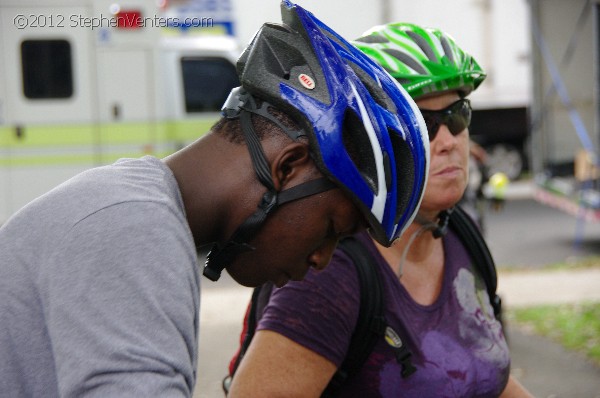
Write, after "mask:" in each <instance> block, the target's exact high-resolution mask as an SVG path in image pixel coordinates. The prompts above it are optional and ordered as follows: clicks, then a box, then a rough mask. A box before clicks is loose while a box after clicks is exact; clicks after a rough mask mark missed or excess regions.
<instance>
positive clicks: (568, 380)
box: [194, 199, 600, 398]
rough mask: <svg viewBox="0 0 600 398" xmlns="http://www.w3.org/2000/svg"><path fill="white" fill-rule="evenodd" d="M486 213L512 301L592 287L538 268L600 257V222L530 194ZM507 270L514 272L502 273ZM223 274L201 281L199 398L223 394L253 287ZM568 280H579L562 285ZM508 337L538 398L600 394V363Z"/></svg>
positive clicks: (520, 336)
mask: <svg viewBox="0 0 600 398" xmlns="http://www.w3.org/2000/svg"><path fill="white" fill-rule="evenodd" d="M485 219H486V234H487V238H488V241H489V242H490V246H491V250H492V253H493V254H494V256H495V258H496V261H497V263H498V267H499V268H500V271H501V280H500V289H501V290H503V291H504V293H505V294H506V295H507V300H506V301H507V303H506V304H507V305H511V304H510V303H511V302H512V303H514V305H523V302H522V301H523V300H532V301H533V300H535V299H537V296H538V295H536V296H535V297H536V298H527V297H525V299H524V298H523V297H524V296H523V295H524V294H525V293H528V294H531V293H532V292H535V291H536V290H537V291H545V292H546V293H548V292H555V295H554V296H552V297H553V298H554V297H562V299H564V298H565V297H566V296H569V295H570V296H569V297H570V298H569V300H576V299H577V298H576V297H575V298H573V297H571V296H573V295H572V292H573V291H574V290H576V291H580V292H584V291H585V290H584V289H589V290H588V292H589V291H593V285H594V283H596V282H595V281H598V276H599V275H598V274H594V275H593V276H592V277H588V278H586V276H583V277H582V280H583V282H582V281H581V280H579V281H577V280H576V279H574V278H570V277H567V276H563V279H564V281H563V283H562V284H559V282H557V281H560V280H561V278H560V277H559V278H558V279H557V278H556V274H555V275H554V278H553V277H552V276H548V275H547V274H539V275H540V278H537V280H536V278H535V275H536V274H535V272H540V271H539V269H540V268H541V267H542V266H544V265H547V264H552V263H557V262H565V261H569V259H570V258H572V257H579V256H588V255H599V256H600V225H589V224H588V225H585V226H583V228H580V227H581V226H580V225H578V224H577V221H576V220H575V219H574V218H572V217H571V216H568V215H566V214H562V213H560V212H558V211H556V210H553V209H550V208H547V207H544V206H541V205H538V204H537V203H535V202H533V201H532V200H528V199H519V200H511V201H509V202H507V203H506V205H505V208H504V209H503V210H502V211H501V212H489V213H488V214H486V218H485ZM514 266H518V267H520V268H521V267H524V268H526V269H527V270H529V271H530V272H529V273H528V275H529V276H528V277H529V278H532V277H533V278H534V280H535V281H536V283H537V285H536V286H534V285H533V282H532V280H531V279H529V280H527V278H518V275H519V273H513V272H510V273H508V274H506V270H507V269H508V268H512V267H514ZM531 272H534V273H531ZM505 274H506V275H508V276H506V278H505V279H502V278H503V276H504V275H505ZM511 278H512V279H511ZM543 278H546V279H543ZM552 278H553V279H552ZM590 278H596V279H590ZM222 279H223V280H222V281H219V282H217V283H216V284H215V283H211V282H209V281H208V280H206V279H205V280H203V281H202V283H203V286H202V288H203V291H202V300H203V301H202V312H201V317H202V320H201V322H202V323H201V325H202V326H201V332H200V333H201V336H200V357H199V360H200V366H199V378H198V386H197V389H196V394H195V395H194V398H200V397H202V398H214V397H222V396H223V395H222V393H221V387H220V381H221V379H222V376H223V375H224V374H225V372H226V368H227V363H228V360H229V358H230V356H231V355H232V353H233V352H234V350H235V348H236V347H237V345H238V342H237V339H238V336H239V331H240V328H241V319H242V316H243V313H244V310H245V306H246V303H247V302H248V299H249V297H250V294H251V291H250V289H248V288H243V287H239V286H237V285H236V284H235V282H233V281H232V280H231V279H230V278H228V276H226V275H225V276H224V277H223V278H222ZM542 281H545V282H542ZM540 283H541V286H540ZM567 283H572V284H574V285H569V286H574V287H573V288H567V287H566V286H561V285H567ZM546 284H547V286H546ZM598 285H600V283H597V284H596V286H598ZM598 287H600V286H598ZM559 288H561V289H562V293H561V290H560V289H559ZM511 289H512V290H511ZM597 290H600V289H597ZM523 292H525V293H523ZM530 297H531V296H530ZM590 297H591V296H590ZM519 300H521V301H519ZM557 300H558V299H557ZM508 337H509V344H510V347H511V352H512V362H513V366H512V369H513V374H514V375H515V376H516V377H517V378H518V379H519V380H521V382H522V383H523V384H524V385H526V386H527V387H528V389H529V390H530V391H531V392H532V393H533V394H534V395H535V396H536V397H541V398H550V397H554V398H561V397H565V398H600V368H598V367H596V366H594V365H592V364H591V363H589V362H588V361H586V360H585V359H584V358H583V357H582V356H581V355H579V354H575V353H572V352H568V351H566V350H564V349H563V348H562V347H560V346H559V345H557V344H555V343H552V342H550V341H548V340H546V339H543V338H540V337H537V336H533V335H530V334H528V333H526V332H524V331H522V330H518V329H516V328H513V327H511V326H510V325H508Z"/></svg>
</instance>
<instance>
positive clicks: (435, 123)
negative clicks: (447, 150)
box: [421, 98, 472, 142]
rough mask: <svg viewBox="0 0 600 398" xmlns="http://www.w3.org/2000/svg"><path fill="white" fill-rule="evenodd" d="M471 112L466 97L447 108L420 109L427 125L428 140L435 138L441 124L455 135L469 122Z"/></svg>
mask: <svg viewBox="0 0 600 398" xmlns="http://www.w3.org/2000/svg"><path fill="white" fill-rule="evenodd" d="M471 113H472V109H471V101H469V100H468V99H466V98H463V99H460V100H458V101H456V102H454V103H452V104H451V105H450V106H448V107H447V108H444V109H440V110H438V111H432V110H428V109H421V114H422V115H423V119H425V124H426V125H427V132H428V133H429V141H430V142H431V141H433V140H434V139H435V136H436V135H437V133H438V131H439V129H440V126H441V125H442V124H445V125H446V126H447V127H448V130H450V133H451V134H452V135H453V136H457V135H458V134H460V133H461V132H463V131H464V130H465V129H466V128H467V127H469V124H471Z"/></svg>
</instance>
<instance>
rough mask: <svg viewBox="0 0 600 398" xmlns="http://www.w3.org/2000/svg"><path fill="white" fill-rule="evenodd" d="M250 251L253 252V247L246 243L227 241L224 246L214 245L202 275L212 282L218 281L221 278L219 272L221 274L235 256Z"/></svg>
mask: <svg viewBox="0 0 600 398" xmlns="http://www.w3.org/2000/svg"><path fill="white" fill-rule="evenodd" d="M252 250H254V247H252V246H250V245H249V244H247V243H238V242H234V241H229V242H227V244H225V245H224V246H221V245H219V244H218V243H215V244H214V245H213V247H212V249H211V250H210V252H209V253H208V255H207V256H206V262H205V263H204V271H203V275H204V276H205V277H207V278H208V279H210V280H211V281H213V282H216V281H218V280H219V278H220V277H221V272H223V270H224V269H225V268H226V267H227V266H228V265H229V264H230V262H231V261H232V260H233V259H234V258H235V256H237V255H238V254H240V253H244V252H249V251H252Z"/></svg>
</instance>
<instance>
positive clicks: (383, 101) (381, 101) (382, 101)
mask: <svg viewBox="0 0 600 398" xmlns="http://www.w3.org/2000/svg"><path fill="white" fill-rule="evenodd" d="M346 62H347V63H348V65H350V67H351V68H352V70H353V71H354V73H356V75H357V76H358V78H359V79H360V81H361V83H362V84H363V85H364V86H365V87H366V88H367V91H368V92H369V94H370V95H371V97H372V98H373V99H374V100H375V102H376V103H377V104H378V105H379V106H381V107H382V108H384V109H388V110H391V111H392V112H396V106H395V105H394V102H393V101H391V99H390V98H389V97H388V96H387V94H386V93H385V91H384V90H382V88H381V87H380V86H379V85H377V80H375V79H373V78H372V77H371V76H369V75H368V74H367V73H366V72H365V71H364V70H363V69H362V68H361V67H359V66H358V65H356V64H355V63H354V62H352V61H350V60H347V61H346Z"/></svg>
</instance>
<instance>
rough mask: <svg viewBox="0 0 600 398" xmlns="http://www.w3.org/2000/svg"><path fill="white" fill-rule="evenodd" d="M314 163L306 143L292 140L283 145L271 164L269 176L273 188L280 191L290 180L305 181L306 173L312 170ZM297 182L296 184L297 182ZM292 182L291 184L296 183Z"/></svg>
mask: <svg viewBox="0 0 600 398" xmlns="http://www.w3.org/2000/svg"><path fill="white" fill-rule="evenodd" d="M314 167H315V164H314V162H313V160H312V158H311V157H310V151H309V148H308V145H307V144H304V143H301V142H294V143H291V144H289V145H287V146H285V147H284V148H283V149H282V150H281V151H280V152H279V154H278V155H277V157H276V158H275V159H274V161H273V163H272V165H271V177H272V178H273V183H274V184H275V189H276V190H278V191H280V190H282V189H283V187H284V186H286V185H289V184H290V182H291V181H292V180H296V179H299V180H298V181H299V182H303V181H305V177H304V176H305V175H306V173H310V172H311V171H313V169H314ZM299 182H297V183H296V184H298V183H299ZM296 184H293V185H296Z"/></svg>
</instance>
